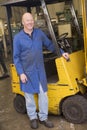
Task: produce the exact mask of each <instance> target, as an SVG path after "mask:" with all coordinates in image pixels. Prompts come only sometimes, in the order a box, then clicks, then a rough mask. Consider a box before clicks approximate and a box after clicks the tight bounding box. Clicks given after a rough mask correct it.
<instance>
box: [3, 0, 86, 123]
mask: <svg viewBox="0 0 87 130" xmlns="http://www.w3.org/2000/svg"><path fill="white" fill-rule="evenodd" d="M30 1H31V0H28V1H27V0H24V1H23V0H22V1H20V2H17V3H13V4H12V3H11V2H9V3H8V2H7V4H6V3H5V4H4V3H2V4H1V5H4V6H6V9H7V14H8V16H9V13H8V11H9V8H8V7H11V6H12V5H14V6H15V5H16V4H18V5H20V4H21V3H22V5H27V4H29V6H30V5H31V6H36V5H37V4H38V5H40V6H41V7H42V10H43V12H44V16H45V19H46V21H47V25H48V28H49V33H50V36H51V39H52V41H53V42H54V44H55V47H56V52H57V54H56V55H55V54H53V53H50V52H48V53H45V52H43V54H44V62H45V63H44V64H45V69H46V74H47V80H48V99H49V113H51V114H54V115H60V114H63V116H64V117H65V118H66V119H67V121H69V122H72V123H82V122H84V121H86V120H87V0H81V5H80V6H81V8H82V19H81V20H82V24H81V25H79V22H78V19H77V15H76V11H75V9H74V6H73V1H74V2H75V0H73V1H72V0H35V1H34V0H32V1H31V3H28V2H30ZM79 1H80V0H79ZM23 2H24V3H23ZM32 2H33V3H32ZM59 2H64V4H65V5H66V6H68V7H69V10H70V13H71V16H72V17H71V18H70V20H71V21H72V24H71V25H72V33H73V37H72V38H68V32H67V29H66V30H65V33H63V34H62V35H60V36H58V37H57V36H56V34H55V32H54V29H53V26H52V22H51V19H50V16H49V13H48V9H47V4H49V3H52V4H53V3H59ZM33 4H35V5H33ZM8 21H9V17H8ZM60 21H61V20H60ZM71 21H70V23H71ZM8 23H9V22H8ZM81 27H82V29H81ZM74 34H76V35H75V36H76V37H75V36H74ZM59 47H61V48H62V49H64V51H66V52H68V53H69V55H70V59H69V61H66V60H65V59H64V58H63V57H62V56H61V54H60V51H59ZM10 69H11V81H12V82H11V83H12V92H13V93H14V94H15V98H14V107H15V109H16V111H17V112H20V113H23V114H24V113H26V106H25V99H24V94H23V92H22V91H21V90H20V82H19V76H18V74H17V72H16V69H15V66H14V64H11V65H10ZM37 99H38V97H37V95H35V100H36V104H37V109H38V100H37Z"/></svg>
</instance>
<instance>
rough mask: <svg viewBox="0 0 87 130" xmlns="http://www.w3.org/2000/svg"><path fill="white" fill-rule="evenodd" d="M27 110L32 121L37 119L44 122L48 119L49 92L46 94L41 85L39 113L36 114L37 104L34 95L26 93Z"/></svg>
mask: <svg viewBox="0 0 87 130" xmlns="http://www.w3.org/2000/svg"><path fill="white" fill-rule="evenodd" d="M24 95H25V100H26V109H27V114H28V117H29V118H30V120H33V119H37V118H38V117H39V120H41V121H43V120H46V119H47V118H48V97H47V92H44V91H43V89H42V86H41V84H40V93H39V94H38V106H39V112H38V113H37V112H36V104H35V99H34V94H30V93H25V94H24Z"/></svg>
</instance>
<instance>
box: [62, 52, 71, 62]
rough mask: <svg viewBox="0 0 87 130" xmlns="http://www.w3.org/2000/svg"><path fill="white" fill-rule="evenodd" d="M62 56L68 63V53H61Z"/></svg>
mask: <svg viewBox="0 0 87 130" xmlns="http://www.w3.org/2000/svg"><path fill="white" fill-rule="evenodd" d="M62 56H63V57H64V58H65V59H66V60H67V61H68V60H70V58H69V54H68V53H63V54H62Z"/></svg>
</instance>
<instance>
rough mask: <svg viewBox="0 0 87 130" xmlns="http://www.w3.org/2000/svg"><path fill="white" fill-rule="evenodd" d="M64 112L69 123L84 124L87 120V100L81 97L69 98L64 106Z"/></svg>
mask: <svg viewBox="0 0 87 130" xmlns="http://www.w3.org/2000/svg"><path fill="white" fill-rule="evenodd" d="M62 112H63V115H64V117H65V118H66V120H67V121H69V122H71V123H74V124H80V123H83V122H84V121H86V120H87V99H85V98H84V97H83V96H81V95H75V96H72V97H68V98H67V99H65V101H64V102H63V104H62Z"/></svg>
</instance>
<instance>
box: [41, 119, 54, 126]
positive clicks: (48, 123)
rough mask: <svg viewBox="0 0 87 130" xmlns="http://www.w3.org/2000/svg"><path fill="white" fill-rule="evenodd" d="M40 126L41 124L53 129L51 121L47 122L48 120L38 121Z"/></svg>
mask: <svg viewBox="0 0 87 130" xmlns="http://www.w3.org/2000/svg"><path fill="white" fill-rule="evenodd" d="M40 124H43V125H45V126H46V127H48V128H53V127H54V125H53V123H52V122H51V121H48V120H44V121H40Z"/></svg>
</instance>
